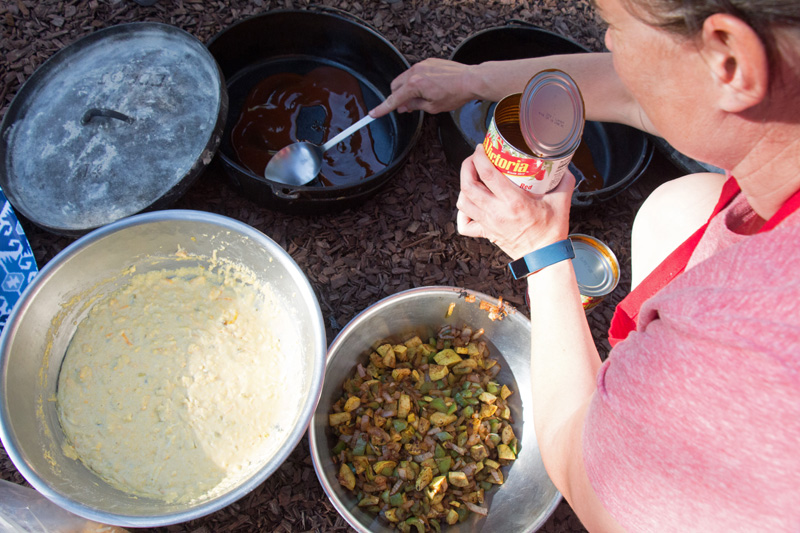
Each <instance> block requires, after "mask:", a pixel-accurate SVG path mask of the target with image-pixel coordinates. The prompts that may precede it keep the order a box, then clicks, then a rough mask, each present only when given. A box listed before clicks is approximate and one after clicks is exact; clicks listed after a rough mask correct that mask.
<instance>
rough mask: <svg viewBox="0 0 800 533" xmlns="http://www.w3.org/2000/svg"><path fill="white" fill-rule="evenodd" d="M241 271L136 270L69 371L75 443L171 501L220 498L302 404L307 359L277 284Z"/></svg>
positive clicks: (122, 479) (98, 467)
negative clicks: (239, 275) (297, 389)
mask: <svg viewBox="0 0 800 533" xmlns="http://www.w3.org/2000/svg"><path fill="white" fill-rule="evenodd" d="M235 277H236V276H233V275H231V273H230V272H228V273H225V274H221V273H213V272H210V271H207V270H205V269H203V268H201V267H193V268H184V269H180V270H170V271H157V272H150V273H144V274H136V275H134V276H133V277H132V278H131V280H130V283H129V284H128V285H127V286H125V287H123V288H122V289H119V290H118V291H116V292H115V293H113V294H111V295H110V296H107V297H105V298H104V299H102V300H99V301H98V302H97V303H95V304H94V305H93V306H92V308H91V310H90V311H89V313H88V315H87V317H86V318H85V319H84V320H83V321H82V322H81V323H80V324H79V325H78V328H77V331H76V332H75V335H74V337H73V339H72V341H71V343H70V346H69V348H68V350H67V354H66V356H65V359H64V362H63V366H62V369H61V373H60V375H59V383H58V394H57V401H58V408H59V409H58V412H59V417H60V421H61V425H62V427H63V429H64V433H65V434H66V436H67V439H68V441H69V442H68V444H67V445H66V447H65V448H66V449H65V452H67V453H69V454H71V456H73V457H77V458H80V459H81V460H82V461H83V462H84V463H85V464H86V465H87V466H88V467H89V468H91V469H92V470H94V471H95V472H96V473H97V474H99V475H100V476H101V477H102V478H103V479H105V480H106V481H108V482H109V483H111V484H112V485H114V486H116V487H118V488H120V489H122V490H125V491H127V492H129V493H132V494H136V495H141V496H149V497H155V498H159V499H163V500H166V501H190V500H194V499H197V498H201V497H204V496H213V495H214V493H215V492H216V491H215V490H214V489H215V488H216V489H217V490H221V488H224V487H225V486H227V485H229V484H231V483H233V482H235V481H236V480H237V479H240V478H241V477H243V476H245V475H249V474H251V473H252V471H253V470H254V469H255V468H257V467H259V466H260V463H262V462H263V460H264V459H265V458H266V457H268V456H270V455H272V454H273V453H274V452H275V449H276V448H277V447H278V446H280V444H281V443H282V442H283V439H284V437H285V436H286V433H287V432H288V430H289V429H290V428H291V425H292V423H293V422H294V419H295V417H296V414H297V411H298V404H299V399H298V398H297V395H296V394H294V395H293V394H292V393H291V385H290V384H291V383H292V382H295V383H297V380H299V379H301V377H300V373H301V372H302V370H301V369H300V368H298V362H297V361H298V360H299V359H300V358H299V357H297V356H296V355H294V356H293V354H296V351H295V350H294V348H295V347H294V346H286V344H290V345H291V344H294V342H293V339H292V337H291V336H288V337H287V331H289V330H291V329H292V328H291V324H287V323H286V320H287V317H286V316H285V313H282V312H281V308H282V306H280V305H279V304H278V303H277V302H275V301H274V298H273V297H272V296H271V293H270V291H269V290H268V288H267V287H257V288H256V287H255V286H253V285H248V284H243V283H234V282H233V279H234V278H235ZM70 447H71V448H74V449H70Z"/></svg>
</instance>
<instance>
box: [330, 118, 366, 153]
mask: <svg viewBox="0 0 800 533" xmlns="http://www.w3.org/2000/svg"><path fill="white" fill-rule="evenodd" d="M373 120H375V119H374V118H372V117H371V116H369V115H366V116H365V117H364V118H362V119H361V120H359V121H358V122H356V123H355V124H353V125H352V126H350V127H349V128H347V129H346V130H344V131H343V132H341V133H340V134H339V135H337V136H335V137H334V138H333V139H331V140H330V141H328V142H326V143H325V144H323V145H322V151H323V152H325V151H327V150H330V149H331V148H333V147H334V146H336V145H337V144H339V142H341V141H342V140H343V139H346V138H347V137H349V136H350V135H352V134H353V133H355V132H356V131H357V130H360V129H361V128H363V127H364V126H366V125H367V124H369V123H370V122H372V121H373Z"/></svg>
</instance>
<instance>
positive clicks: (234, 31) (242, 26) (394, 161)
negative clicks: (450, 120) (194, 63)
mask: <svg viewBox="0 0 800 533" xmlns="http://www.w3.org/2000/svg"><path fill="white" fill-rule="evenodd" d="M207 47H208V49H209V51H210V52H211V54H212V55H213V56H214V57H215V58H216V60H217V63H218V64H219V65H220V68H221V69H222V72H223V75H224V76H225V78H226V83H227V90H228V96H229V99H230V106H229V111H228V117H227V120H226V128H225V133H224V135H223V139H222V142H221V144H220V148H219V151H218V155H219V158H220V160H221V161H222V165H223V168H224V169H225V172H226V174H227V175H228V177H229V178H230V180H231V182H232V183H233V185H234V187H235V188H237V189H238V190H239V192H240V193H241V194H243V195H245V196H246V197H248V198H251V199H253V200H254V201H256V202H258V203H260V204H262V205H265V206H267V207H270V208H273V209H277V210H281V211H285V212H290V213H301V214H302V213H311V214H313V213H319V212H324V211H332V210H338V209H344V208H347V207H353V206H355V205H358V204H360V203H362V202H363V201H364V200H365V199H367V198H368V197H369V196H371V195H373V194H375V193H376V192H377V191H378V190H379V189H380V188H381V187H383V186H384V185H385V184H386V183H387V182H388V181H389V180H390V178H391V177H392V176H393V175H395V174H396V173H397V171H398V170H400V168H401V167H402V165H403V163H404V162H405V161H406V159H407V158H408V156H409V153H410V151H411V149H412V148H413V146H414V144H415V143H416V142H417V140H418V139H419V136H420V134H421V132H422V119H423V113H422V112H421V111H420V112H415V113H403V114H398V113H391V114H390V115H389V116H388V117H384V118H382V119H379V120H376V121H375V122H373V123H372V124H371V125H370V126H369V128H370V131H371V133H372V136H373V138H374V139H375V152H376V155H378V156H379V158H380V160H381V161H383V162H384V163H387V165H386V167H385V168H383V169H381V170H379V171H378V172H376V173H374V174H372V175H371V176H368V177H366V178H364V179H363V180H360V181H357V182H355V183H352V182H349V183H346V184H342V185H335V186H320V185H317V184H314V183H313V182H312V184H311V185H306V186H300V187H297V186H288V185H284V184H281V183H277V182H274V181H271V180H267V179H266V178H264V177H263V176H260V175H256V174H255V173H253V172H251V171H250V170H249V169H247V168H246V167H245V166H244V165H242V164H241V163H240V162H239V160H238V158H237V157H236V154H235V152H234V150H233V146H232V142H231V138H230V136H231V129H232V127H233V125H234V124H235V123H236V122H237V120H238V118H239V116H240V114H241V112H242V104H243V102H244V100H245V98H246V97H247V95H248V93H249V92H250V90H251V88H253V87H254V85H256V84H257V83H258V82H259V81H261V80H263V79H265V78H267V77H268V76H271V75H273V74H279V73H296V74H301V75H302V74H305V73H307V72H309V71H311V70H312V69H314V68H316V67H320V66H333V67H337V68H340V69H342V70H344V71H346V72H348V73H350V74H352V75H353V76H354V77H355V78H356V79H357V80H358V82H359V85H360V87H361V90H362V93H363V96H364V103H365V105H366V106H367V108H368V109H370V108H372V107H374V106H375V105H377V104H378V103H380V102H381V101H382V100H383V99H384V98H385V97H386V96H388V95H389V94H390V93H391V87H390V86H391V82H392V80H393V79H394V78H395V77H396V76H397V75H399V74H400V73H402V72H403V71H405V70H406V69H408V68H409V66H410V65H409V63H408V61H407V60H406V59H405V57H403V55H402V54H401V53H400V52H399V51H398V50H397V49H396V48H395V47H394V46H393V45H392V44H391V43H390V42H389V41H387V40H386V39H385V38H384V37H383V36H382V35H381V34H380V33H379V32H378V31H377V30H375V29H373V28H372V27H370V26H369V25H368V24H367V23H365V22H364V21H362V20H360V19H358V18H357V17H354V16H353V15H350V14H348V13H345V12H342V11H339V10H335V9H331V8H323V7H315V8H312V9H309V10H276V11H268V12H265V13H263V14H260V15H256V16H253V17H250V18H248V19H245V20H242V21H240V22H238V23H236V24H234V25H232V26H230V27H228V28H226V29H224V30H223V31H221V32H220V33H218V34H217V35H215V36H214V37H213V38H212V39H211V40H210V41H209V42H208V44H207ZM298 127H300V126H299V125H298ZM305 138H309V139H310V138H311V137H310V136H308V137H305Z"/></svg>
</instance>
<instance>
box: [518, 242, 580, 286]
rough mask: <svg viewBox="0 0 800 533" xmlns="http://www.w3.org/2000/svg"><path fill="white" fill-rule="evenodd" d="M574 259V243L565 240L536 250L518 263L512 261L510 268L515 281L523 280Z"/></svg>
mask: <svg viewBox="0 0 800 533" xmlns="http://www.w3.org/2000/svg"><path fill="white" fill-rule="evenodd" d="M573 257H575V249H574V248H573V247H572V241H571V240H569V239H564V240H563V241H558V242H556V243H553V244H549V245H547V246H545V247H543V248H539V249H538V250H534V251H532V252H531V253H529V254H526V255H524V256H522V257H520V258H519V259H517V260H516V261H511V262H510V263H509V264H508V268H509V269H510V270H511V274H512V275H513V276H514V279H521V278H524V277H527V276H530V275H531V274H533V273H534V272H538V271H539V270H541V269H543V268H544V267H547V266H550V265H553V264H555V263H558V262H561V261H564V260H566V259H572V258H573Z"/></svg>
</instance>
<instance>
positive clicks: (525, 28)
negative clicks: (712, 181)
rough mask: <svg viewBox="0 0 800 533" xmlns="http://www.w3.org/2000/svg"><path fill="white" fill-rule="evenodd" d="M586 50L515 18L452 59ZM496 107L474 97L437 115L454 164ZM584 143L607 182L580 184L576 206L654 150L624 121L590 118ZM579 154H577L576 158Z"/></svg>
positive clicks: (628, 175)
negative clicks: (591, 186)
mask: <svg viewBox="0 0 800 533" xmlns="http://www.w3.org/2000/svg"><path fill="white" fill-rule="evenodd" d="M588 51H589V49H588V48H585V47H584V46H582V45H580V44H578V43H576V42H574V41H572V40H570V39H567V38H565V37H563V36H561V35H558V34H556V33H553V32H550V31H547V30H545V29H542V28H539V27H536V26H533V25H531V24H528V23H526V22H523V21H518V20H512V21H509V22H508V23H507V24H506V25H505V26H500V27H496V28H489V29H486V30H483V31H480V32H478V33H476V34H474V35H472V36H470V37H468V38H467V39H466V40H464V41H463V42H462V43H461V44H460V45H459V46H458V47H457V48H456V49H455V50H454V51H453V53H452V54H451V56H450V59H451V60H453V61H457V62H459V63H465V64H470V65H474V64H478V63H483V62H484V61H498V60H513V59H524V58H527V57H540V56H548V55H557V54H573V53H580V52H588ZM533 74H535V72H532V73H531V75H533ZM493 110H494V104H493V103H491V102H471V103H469V104H467V105H466V106H464V107H462V108H460V109H457V110H455V111H451V112H449V113H440V114H439V115H438V126H439V136H440V139H441V142H442V146H443V147H444V150H445V155H446V156H447V159H448V161H449V162H450V163H451V164H453V165H454V166H456V167H460V166H461V162H462V161H463V160H464V159H465V158H466V157H467V156H469V155H470V154H472V153H473V152H474V151H475V146H476V145H478V144H480V143H481V142H483V137H484V135H485V133H486V129H487V128H488V125H489V123H490V121H491V119H492V112H493ZM582 143H583V144H585V145H586V146H587V147H588V148H589V152H590V154H591V160H592V162H593V165H594V167H595V169H596V170H597V172H598V175H599V176H602V178H603V184H602V187H596V188H595V189H594V190H591V191H586V192H582V191H579V190H576V191H575V192H574V193H573V195H572V205H573V206H576V207H587V206H590V205H594V204H596V203H599V202H603V201H606V200H609V199H611V198H613V197H614V196H616V195H617V194H619V193H620V192H622V191H623V190H625V189H626V188H627V187H628V186H630V185H631V184H632V183H634V182H635V181H636V180H637V179H638V178H639V177H640V176H641V174H642V173H643V172H644V170H645V169H646V168H647V165H648V164H649V163H650V159H651V158H652V156H653V144H652V143H651V142H650V139H649V137H648V136H647V135H646V134H644V133H643V132H641V131H639V130H637V129H635V128H631V127H629V126H625V125H622V124H612V123H607V122H594V121H586V125H585V127H584V131H583V137H582ZM575 160H576V159H575V158H573V162H574V161H575Z"/></svg>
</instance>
